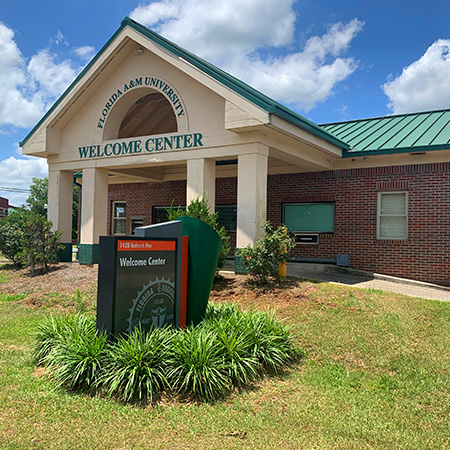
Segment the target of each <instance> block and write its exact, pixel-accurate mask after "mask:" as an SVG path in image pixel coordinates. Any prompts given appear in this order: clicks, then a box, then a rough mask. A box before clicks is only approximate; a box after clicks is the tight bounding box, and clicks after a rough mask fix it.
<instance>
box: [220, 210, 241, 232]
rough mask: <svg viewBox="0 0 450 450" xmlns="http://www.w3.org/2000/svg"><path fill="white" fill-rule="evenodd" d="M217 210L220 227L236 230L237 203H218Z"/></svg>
mask: <svg viewBox="0 0 450 450" xmlns="http://www.w3.org/2000/svg"><path fill="white" fill-rule="evenodd" d="M216 212H217V213H218V222H219V227H225V230H226V231H236V223H237V206H236V205H218V206H216Z"/></svg>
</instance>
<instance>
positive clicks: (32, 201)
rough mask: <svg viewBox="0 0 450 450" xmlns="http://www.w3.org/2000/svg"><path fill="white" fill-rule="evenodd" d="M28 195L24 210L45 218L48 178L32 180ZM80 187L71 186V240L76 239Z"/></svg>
mask: <svg viewBox="0 0 450 450" xmlns="http://www.w3.org/2000/svg"><path fill="white" fill-rule="evenodd" d="M32 180H33V183H32V184H31V186H30V191H31V192H30V195H29V196H28V198H27V200H26V202H25V208H26V209H28V210H29V211H32V212H34V213H36V214H39V215H40V216H43V217H47V205H48V178H33V179H32ZM79 194H80V187H79V186H77V185H76V184H74V185H73V193H72V239H74V240H76V239H77V229H78V211H79Z"/></svg>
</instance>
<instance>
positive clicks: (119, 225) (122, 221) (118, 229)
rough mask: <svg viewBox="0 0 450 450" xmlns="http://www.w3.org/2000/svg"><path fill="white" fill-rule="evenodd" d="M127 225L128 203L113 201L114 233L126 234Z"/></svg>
mask: <svg viewBox="0 0 450 450" xmlns="http://www.w3.org/2000/svg"><path fill="white" fill-rule="evenodd" d="M126 225H127V204H126V203H125V202H113V213H112V234H118V235H125V234H126Z"/></svg>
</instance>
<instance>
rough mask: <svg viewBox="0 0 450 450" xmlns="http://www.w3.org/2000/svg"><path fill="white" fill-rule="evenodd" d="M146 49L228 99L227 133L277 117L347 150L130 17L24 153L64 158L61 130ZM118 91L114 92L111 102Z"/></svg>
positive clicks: (138, 74) (141, 73)
mask: <svg viewBox="0 0 450 450" xmlns="http://www.w3.org/2000/svg"><path fill="white" fill-rule="evenodd" d="M141 50H142V51H143V52H145V54H147V55H148V54H150V55H152V56H153V57H154V58H157V59H158V61H161V62H162V63H163V64H165V65H166V66H170V68H171V69H172V70H173V71H176V72H177V73H179V74H182V75H183V76H184V77H186V79H191V80H195V83H197V85H198V86H201V87H202V88H203V89H204V91H202V92H206V90H207V91H209V92H210V93H212V94H213V95H215V96H216V98H220V99H222V103H223V108H222V110H223V121H222V122H223V123H222V128H223V129H225V130H232V131H234V132H244V131H250V130H252V129H254V128H255V127H258V126H261V125H264V124H269V123H271V122H272V123H273V121H272V120H271V116H277V118H278V119H281V120H282V121H284V122H286V123H290V124H291V125H294V127H297V128H299V129H301V130H303V131H306V132H308V133H310V134H312V135H315V136H317V137H319V138H320V139H324V140H325V141H328V142H329V143H331V144H333V145H337V146H338V147H341V148H343V147H345V144H343V143H342V142H341V141H339V140H337V139H336V138H335V137H334V136H332V135H331V134H329V133H327V132H325V131H324V130H322V129H320V128H319V127H318V126H317V125H315V124H313V123H312V122H310V121H308V120H307V119H304V118H303V117H301V116H299V115H298V114H296V113H295V112H293V111H291V110H289V109H288V108H286V107H284V106H283V105H280V104H279V103H277V102H275V101H274V100H272V99H270V98H269V97H267V96H265V95H264V94H262V93H260V92H258V91H257V90H255V89H253V88H252V87H250V86H248V85H247V84H245V83H243V82H242V81H240V80H238V79H236V78H235V77H233V76H231V75H229V74H227V73H226V72H224V71H222V70H221V69H218V68H217V67H215V66H213V65H211V64H210V63H208V62H206V61H204V60H202V59H201V58H198V57H197V56H195V55H193V54H192V53H190V52H188V51H186V50H184V49H182V48H181V47H179V46H177V45H176V44H174V43H172V42H170V41H169V40H167V39H165V38H163V37H162V36H160V35H158V34H157V33H154V32H153V31H151V30H149V29H147V28H146V27H144V26H142V25H140V24H139V23H137V22H135V21H133V20H131V19H129V18H125V19H124V20H123V21H122V24H121V26H120V28H119V29H118V30H117V31H116V33H114V35H113V36H112V37H111V38H110V39H109V41H108V42H107V43H106V44H105V46H104V47H103V48H102V49H101V50H100V52H99V53H98V54H97V55H96V56H95V57H94V59H93V60H92V61H91V62H90V63H89V64H88V65H87V66H86V68H85V69H84V70H83V71H82V72H81V73H80V75H79V76H78V77H77V78H76V79H75V80H74V82H73V83H72V84H71V85H70V86H69V88H68V89H67V90H66V91H65V92H64V93H63V95H62V96H61V97H60V98H59V99H58V100H57V101H56V103H55V104H54V105H53V107H52V108H51V109H50V110H49V111H48V113H47V114H46V115H45V116H44V117H43V118H42V119H41V121H40V122H39V123H38V124H37V125H36V126H35V127H34V128H33V130H32V131H31V132H30V133H29V134H28V136H26V137H25V139H24V140H23V141H22V142H21V146H22V147H23V152H24V153H25V154H30V155H36V156H47V155H51V154H54V153H58V152H59V147H60V144H61V130H63V129H64V128H65V127H66V126H67V125H68V124H69V123H70V122H71V121H72V120H73V119H74V117H76V116H77V115H79V114H80V112H81V111H82V110H83V108H85V107H86V105H87V104H88V103H89V102H91V101H92V99H93V98H94V97H95V96H96V95H97V94H98V92H99V91H101V89H102V88H103V86H105V84H107V83H108V82H110V81H111V79H112V78H114V76H115V74H116V72H117V71H118V70H119V69H120V68H122V69H123V67H124V65H126V64H127V63H128V62H129V61H130V58H131V57H132V56H133V55H135V54H137V55H139V52H140V51H141ZM125 73H126V71H123V70H122V76H124V77H125V78H124V80H122V81H123V83H122V86H123V85H124V84H126V83H127V81H126V79H127V77H126V75H124V74H125ZM147 74H150V76H156V75H157V74H156V75H155V72H153V71H152V66H150V67H149V69H148V70H145V71H143V70H141V69H140V70H137V71H135V72H134V73H132V71H131V72H130V76H129V77H128V78H129V79H131V80H132V79H133V77H138V78H139V77H141V76H145V75H147ZM162 81H164V80H162ZM166 84H168V85H169V87H168V90H172V91H175V90H176V86H173V85H172V86H170V83H169V82H168V83H166ZM116 85H117V86H119V87H117V89H118V90H120V85H121V82H119V81H117V82H116ZM113 91H114V89H113V88H111V98H112V96H113V95H114V92H113ZM166 93H167V91H166V92H165V94H166ZM105 95H106V94H105ZM202 95H203V94H202ZM206 97H207V95H206ZM104 98H105V102H104V105H105V107H108V100H109V97H108V96H107V95H106V96H105V97H104ZM177 98H178V97H177ZM84 113H85V111H84V110H83V114H84ZM92 120H94V119H92ZM186 126H187V125H186Z"/></svg>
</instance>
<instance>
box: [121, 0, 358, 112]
mask: <svg viewBox="0 0 450 450" xmlns="http://www.w3.org/2000/svg"><path fill="white" fill-rule="evenodd" d="M293 4H294V0H278V1H276V2H274V1H273V0H247V1H246V2H242V1H241V0H210V1H208V2H205V1H202V0H160V1H156V2H152V3H150V4H141V5H139V6H138V7H137V8H136V9H134V10H133V11H132V12H131V13H130V16H131V17H132V18H133V19H135V20H137V21H138V22H141V23H143V24H144V25H147V26H150V27H152V28H153V29H155V31H157V32H158V33H160V34H162V35H163V36H166V37H167V38H168V39H171V40H172V41H174V42H175V43H177V44H179V45H181V46H183V47H185V48H187V49H188V50H190V51H192V52H194V53H195V54H198V55H199V56H201V57H203V58H205V59H207V60H210V61H211V62H213V63H215V64H217V65H218V66H220V67H222V68H224V69H225V70H227V71H229V72H231V73H232V74H233V75H235V76H237V77H239V78H241V79H243V80H244V81H246V82H248V83H249V84H251V85H252V86H254V87H255V88H257V89H260V90H262V91H263V92H265V93H266V94H268V95H270V96H272V97H274V98H276V99H277V100H279V101H282V102H285V103H290V104H295V105H296V106H297V107H298V108H301V109H303V110H305V111H308V110H310V109H311V108H313V107H314V106H315V105H316V104H317V103H318V102H321V101H324V100H326V99H327V98H328V97H329V96H330V95H332V94H333V89H334V88H335V86H336V84H337V83H339V82H340V81H343V80H344V79H346V78H347V77H348V76H349V75H350V74H351V73H352V72H353V71H354V70H355V69H356V68H357V65H358V63H357V61H356V60H355V59H354V58H351V57H347V58H344V57H342V54H343V53H344V52H345V51H347V50H348V48H349V46H350V43H351V41H352V39H354V37H355V36H356V35H357V34H358V32H359V31H360V30H361V29H362V27H363V25H364V24H363V22H361V21H359V20H357V19H354V20H352V21H350V22H349V23H348V24H342V23H336V24H334V25H332V26H331V27H330V28H329V29H328V31H327V32H326V33H325V34H324V35H322V36H313V37H311V38H310V39H309V40H308V41H307V42H306V44H305V46H304V47H303V48H301V49H299V48H298V44H297V43H296V42H295V39H294V36H295V31H296V24H295V22H296V16H295V12H294V10H293ZM280 53H282V54H283V55H284V56H273V54H275V55H276V54H280Z"/></svg>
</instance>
